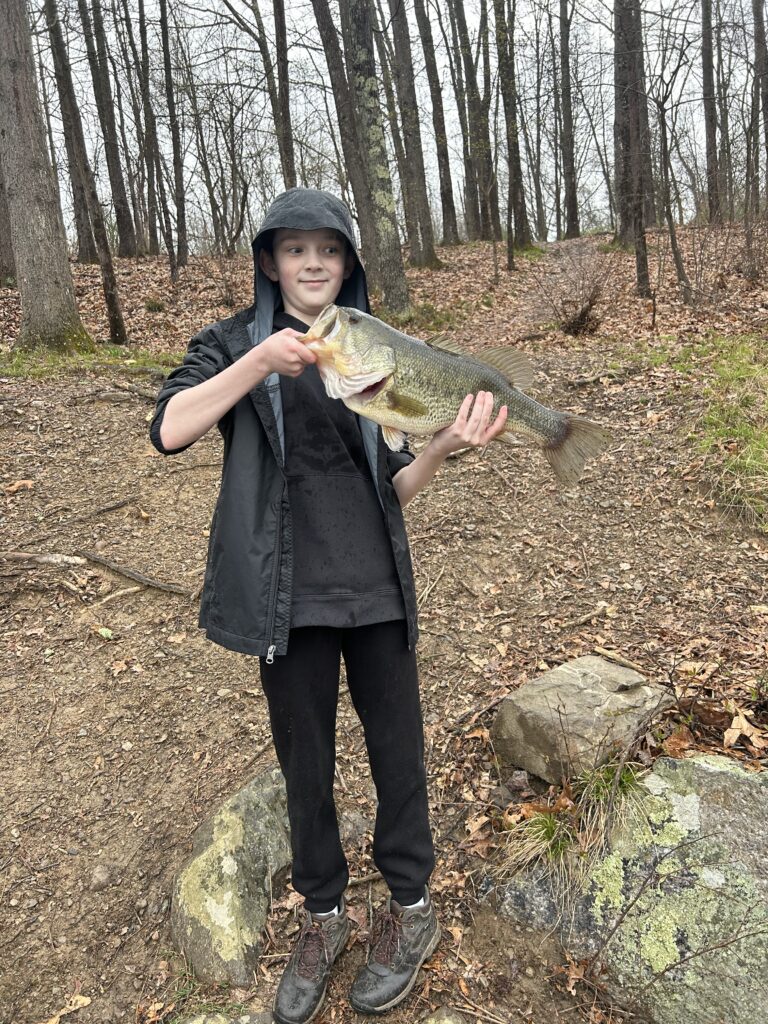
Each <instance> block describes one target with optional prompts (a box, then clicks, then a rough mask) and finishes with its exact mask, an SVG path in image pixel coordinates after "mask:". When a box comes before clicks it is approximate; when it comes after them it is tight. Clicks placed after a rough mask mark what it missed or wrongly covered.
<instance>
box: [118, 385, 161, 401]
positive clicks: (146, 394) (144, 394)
mask: <svg viewBox="0 0 768 1024" xmlns="http://www.w3.org/2000/svg"><path fill="white" fill-rule="evenodd" d="M112 387H113V388H119V389H120V390H121V391H130V393H131V394H132V395H138V396H139V398H146V399H147V400H148V401H150V402H152V403H153V404H154V403H155V402H156V401H157V391H150V390H149V389H148V388H140V387H139V386H138V384H122V383H121V382H120V381H119V380H113V381H112Z"/></svg>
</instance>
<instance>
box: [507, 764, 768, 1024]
mask: <svg viewBox="0 0 768 1024" xmlns="http://www.w3.org/2000/svg"><path fill="white" fill-rule="evenodd" d="M500 909H501V911H502V913H505V914H508V915H510V916H513V917H515V918H516V919H517V920H519V921H524V922H525V923H526V924H528V925H532V926H534V927H536V928H540V929H542V930H546V929H547V928H550V927H552V926H553V925H554V924H555V923H556V922H559V927H560V934H561V939H562V942H563V945H564V946H565V947H566V948H567V949H568V950H569V952H570V953H571V955H572V956H573V957H575V958H577V959H583V958H594V965H595V967H596V968H597V969H598V970H600V971H601V973H600V981H601V982H602V983H603V984H604V985H605V986H606V988H607V990H608V992H609V994H610V995H611V996H612V997H613V998H614V999H615V1000H616V1001H617V1002H620V1003H622V1004H623V1005H625V1006H630V1008H631V1009H633V1010H634V1011H635V1012H636V1013H639V1014H644V1015H645V1016H646V1017H647V1018H648V1019H649V1020H651V1021H653V1022H654V1024H737V1022H738V1021H742V1020H768V773H757V774H755V773H749V772H746V771H744V770H743V769H742V768H741V767H740V766H739V765H738V764H737V763H735V762H734V761H731V760H729V759H727V758H721V757H712V756H705V755H701V756H697V757H694V758H690V759H687V760H672V759H670V758H663V759H661V760H660V761H659V762H657V764H656V766H655V768H654V770H653V772H651V773H650V774H649V775H648V776H647V777H646V779H645V780H644V782H643V784H642V789H641V796H640V798H639V800H638V802H637V806H636V808H635V809H634V810H633V812H632V813H631V815H630V816H629V817H626V818H625V820H624V821H623V822H622V823H621V824H620V825H619V826H617V827H616V829H615V830H614V832H613V835H612V836H611V838H610V842H609V845H608V849H607V852H606V854H605V855H604V856H603V857H602V858H601V859H600V860H598V861H597V862H596V864H595V865H594V867H593V868H592V870H591V872H590V873H589V875H588V876H587V879H586V882H585V884H584V885H583V886H582V888H581V891H580V893H579V894H576V895H575V896H573V897H571V898H570V899H566V902H565V904H563V903H562V894H561V896H560V898H558V896H557V895H553V893H552V889H551V886H550V885H549V884H548V882H547V879H546V875H545V873H544V872H542V871H541V870H539V871H538V872H537V873H534V874H529V875H526V876H518V877H517V878H515V879H513V880H512V882H511V884H510V885H509V886H507V887H506V888H505V891H504V893H503V896H502V899H501V905H500Z"/></svg>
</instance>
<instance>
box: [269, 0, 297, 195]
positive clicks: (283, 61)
mask: <svg viewBox="0 0 768 1024" xmlns="http://www.w3.org/2000/svg"><path fill="white" fill-rule="evenodd" d="M272 10H273V13H274V17H275V51H276V54H277V109H278V111H279V115H280V116H279V117H278V118H277V120H276V122H275V123H276V126H277V146H278V149H279V150H280V164H281V166H282V168H283V181H284V182H285V187H286V188H295V187H296V160H295V157H294V147H293V126H292V124H291V97H290V88H289V84H288V34H287V32H286V28H285V4H284V2H283V0H273V4H272Z"/></svg>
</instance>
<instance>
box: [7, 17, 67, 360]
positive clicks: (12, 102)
mask: <svg viewBox="0 0 768 1024" xmlns="http://www.w3.org/2000/svg"><path fill="white" fill-rule="evenodd" d="M0 11H1V12H2V23H3V28H2V31H0V176H2V179H3V181H4V182H5V183H6V185H5V198H6V202H7V206H8V219H9V222H10V238H11V246H12V248H13V253H14V256H15V262H16V275H17V276H16V283H17V286H18V289H19V293H20V295H21V324H20V328H19V335H18V338H17V340H16V343H15V344H16V346H18V347H22V348H33V347H35V346H36V345H44V346H47V347H51V348H62V349H67V348H70V347H72V346H73V345H74V344H76V343H77V342H78V341H81V340H86V339H87V335H86V333H85V330H84V329H83V325H82V323H81V322H80V315H79V313H78V311H77V306H76V304H75V290H74V287H73V284H72V272H71V270H70V267H69V259H68V256H67V240H66V237H65V234H64V223H63V221H62V218H61V210H60V208H59V196H58V191H57V189H56V182H55V180H54V177H53V173H52V170H51V165H50V161H49V158H48V150H47V148H46V141H45V126H44V125H43V120H42V116H41V113H40V107H39V105H38V97H37V90H36V87H35V69H34V64H33V62H32V37H31V33H30V28H29V21H28V20H27V8H26V4H25V2H24V0H0Z"/></svg>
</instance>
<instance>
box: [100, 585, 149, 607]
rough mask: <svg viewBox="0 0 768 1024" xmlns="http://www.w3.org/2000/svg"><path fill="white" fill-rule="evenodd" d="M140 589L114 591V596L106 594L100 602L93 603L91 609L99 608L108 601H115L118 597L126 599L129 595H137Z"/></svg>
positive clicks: (131, 588) (130, 588)
mask: <svg viewBox="0 0 768 1024" xmlns="http://www.w3.org/2000/svg"><path fill="white" fill-rule="evenodd" d="M141 589H142V588H141V587H125V588H124V589H123V590H116V591H115V592H114V594H107V596H106V597H102V599H101V600H100V601H95V602H94V603H93V604H92V605H91V608H101V606H102V605H103V604H106V603H107V602H108V601H116V600H117V598H118V597H128V595H129V594H138V593H140V591H141Z"/></svg>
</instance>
